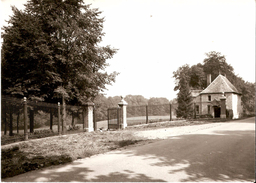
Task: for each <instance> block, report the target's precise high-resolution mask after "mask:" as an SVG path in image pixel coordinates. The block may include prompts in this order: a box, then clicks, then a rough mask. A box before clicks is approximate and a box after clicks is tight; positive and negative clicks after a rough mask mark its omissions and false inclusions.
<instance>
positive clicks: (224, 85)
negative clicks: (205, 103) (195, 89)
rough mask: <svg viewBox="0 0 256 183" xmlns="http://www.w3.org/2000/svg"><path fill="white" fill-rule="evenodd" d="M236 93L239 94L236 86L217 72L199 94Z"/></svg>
mask: <svg viewBox="0 0 256 183" xmlns="http://www.w3.org/2000/svg"><path fill="white" fill-rule="evenodd" d="M223 92H224V93H236V94H241V93H239V91H238V90H237V89H236V87H235V86H234V85H233V84H232V83H231V82H230V81H229V80H228V79H227V78H226V77H225V76H223V75H221V74H219V75H218V76H217V77H216V78H215V80H214V81H213V82H211V84H210V85H209V86H208V87H207V88H206V89H204V90H203V91H202V92H201V93H200V94H210V93H223Z"/></svg>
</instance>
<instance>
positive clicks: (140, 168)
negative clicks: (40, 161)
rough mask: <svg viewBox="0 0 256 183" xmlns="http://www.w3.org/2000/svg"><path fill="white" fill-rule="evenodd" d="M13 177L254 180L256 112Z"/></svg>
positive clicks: (16, 179) (39, 179)
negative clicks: (192, 130)
mask: <svg viewBox="0 0 256 183" xmlns="http://www.w3.org/2000/svg"><path fill="white" fill-rule="evenodd" d="M2 181H11V182H44V181H46V182H71V181H76V182H79V181H81V182H184V181H189V182H194V181H197V182H198V181H200V182H203V181H207V182H208V181H210V182H215V181H221V182H230V181H232V182H233V181H239V182H242V181H249V182H254V181H255V118H249V119H245V120H238V121H234V122H226V123H221V125H217V126H214V127H212V128H207V129H201V130H198V131H195V132H191V133H188V134H185V135H177V136H171V137H169V138H168V139H165V140H159V141H156V142H153V143H149V144H145V145H141V146H135V147H128V148H127V149H123V150H118V151H112V152H109V153H106V154H101V155H96V156H93V157H91V158H86V159H82V160H77V161H74V162H72V163H70V164H67V165H59V166H55V167H50V168H45V169H43V170H36V171H32V172H28V173H25V174H22V175H18V176H15V177H12V178H7V179H4V180H2Z"/></svg>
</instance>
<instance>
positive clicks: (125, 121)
mask: <svg viewBox="0 0 256 183" xmlns="http://www.w3.org/2000/svg"><path fill="white" fill-rule="evenodd" d="M118 105H119V107H121V116H122V122H123V123H122V129H125V128H126V127H127V119H126V107H127V105H128V104H127V102H126V101H125V100H124V98H123V97H121V102H119V103H118Z"/></svg>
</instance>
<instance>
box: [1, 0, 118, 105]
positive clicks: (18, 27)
mask: <svg viewBox="0 0 256 183" xmlns="http://www.w3.org/2000/svg"><path fill="white" fill-rule="evenodd" d="M12 10H13V16H12V17H11V18H10V20H9V21H8V23H9V25H8V26H6V27H4V28H3V30H4V32H3V33H2V37H3V45H2V94H6V95H13V96H18V97H23V96H26V97H28V98H30V99H37V100H41V101H47V102H53V101H56V100H58V98H61V97H64V98H65V100H67V101H68V102H69V103H70V104H75V103H80V104H83V103H85V102H87V101H89V100H93V99H94V98H95V96H96V95H97V94H98V93H99V92H100V91H103V90H104V89H106V88H105V85H109V84H111V83H112V82H114V81H115V77H116V75H117V73H116V72H113V73H111V74H108V73H107V72H105V71H104V70H105V68H106V67H107V66H108V64H107V62H106V60H107V59H110V58H112V57H113V56H114V54H115V53H116V51H117V50H116V49H114V48H111V47H110V46H99V43H100V42H101V41H102V37H103V36H104V33H103V22H104V19H103V18H100V14H101V12H100V11H99V10H98V9H91V8H90V5H85V4H84V3H83V1H82V0H64V1H63V0H54V1H52V0H30V1H28V3H27V4H26V5H25V10H24V11H21V10H18V9H17V8H15V7H12Z"/></svg>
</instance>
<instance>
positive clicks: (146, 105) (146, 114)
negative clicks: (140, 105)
mask: <svg viewBox="0 0 256 183" xmlns="http://www.w3.org/2000/svg"><path fill="white" fill-rule="evenodd" d="M146 124H148V105H146Z"/></svg>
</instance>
